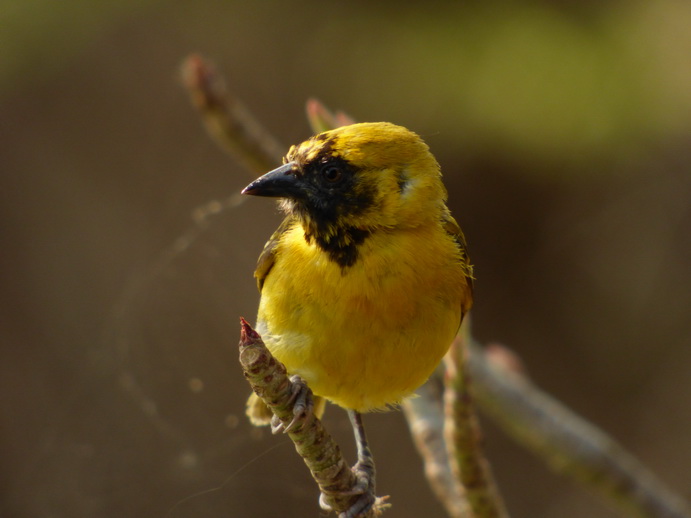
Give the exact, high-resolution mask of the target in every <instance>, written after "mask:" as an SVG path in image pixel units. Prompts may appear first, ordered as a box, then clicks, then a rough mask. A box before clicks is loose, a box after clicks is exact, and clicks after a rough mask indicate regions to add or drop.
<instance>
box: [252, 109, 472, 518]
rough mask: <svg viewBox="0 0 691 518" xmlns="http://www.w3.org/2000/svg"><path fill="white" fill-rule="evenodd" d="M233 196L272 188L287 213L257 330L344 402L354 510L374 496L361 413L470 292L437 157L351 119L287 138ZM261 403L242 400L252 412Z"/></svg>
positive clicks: (263, 265)
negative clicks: (352, 444)
mask: <svg viewBox="0 0 691 518" xmlns="http://www.w3.org/2000/svg"><path fill="white" fill-rule="evenodd" d="M243 193H244V194H251V195H255V196H269V197H276V198H280V208H281V210H282V211H283V212H285V214H286V218H285V220H284V221H283V223H282V224H281V225H280V227H279V228H278V230H277V231H276V232H275V233H274V234H273V236H271V239H270V240H269V242H268V243H267V244H266V246H265V248H264V251H263V252H262V254H261V256H260V258H259V264H258V266H257V270H256V272H255V276H256V278H257V283H258V286H259V289H260V291H261V301H260V304H259V313H258V318H257V331H258V332H259V333H260V334H261V335H262V337H263V339H264V341H265V343H266V345H267V347H268V348H269V350H270V351H271V353H272V354H273V355H274V356H275V357H276V358H277V359H278V360H280V361H281V362H283V364H285V366H286V368H287V370H288V372H289V373H290V374H291V375H297V376H299V377H300V378H302V380H304V381H305V382H306V383H307V384H308V385H309V387H310V388H311V389H312V391H313V392H314V394H315V395H316V396H318V397H317V401H319V398H323V399H326V400H328V401H331V402H332V403H335V404H337V405H339V406H341V407H343V408H345V409H347V410H348V413H349V415H350V417H351V421H352V423H353V427H354V430H355V435H356V439H357V444H358V463H357V464H356V466H355V468H354V469H355V471H356V474H357V475H358V478H359V480H360V481H361V484H359V486H360V487H359V489H360V490H361V491H362V493H363V499H362V504H361V505H360V508H361V509H357V510H353V511H354V512H353V514H352V515H357V514H358V512H360V511H362V510H363V509H365V510H366V508H367V507H368V506H370V505H371V504H372V502H373V494H374V463H373V461H372V459H371V454H370V453H369V449H368V447H367V443H366V439H365V436H364V429H363V427H362V421H361V417H360V412H367V411H372V410H382V409H386V408H389V407H390V406H391V405H395V404H397V403H399V402H400V401H401V400H402V399H404V398H405V397H407V396H410V395H411V394H412V393H413V392H414V391H415V389H416V388H418V387H419V386H420V385H421V384H422V383H424V382H425V380H426V379H427V378H428V377H429V375H430V374H431V373H432V371H433V370H434V368H435V367H436V366H437V364H438V363H439V361H440V360H441V358H442V356H443V355H444V354H445V353H446V351H447V350H448V348H449V345H450V344H451V342H452V340H453V338H454V336H455V334H456V332H457V330H458V327H459V325H460V323H461V320H462V319H463V316H464V315H465V314H466V313H467V312H468V310H469V309H470V306H471V303H472V267H471V265H470V263H469V260H468V256H467V253H466V245H465V239H464V237H463V233H462V232H461V229H460V227H459V226H458V224H457V223H456V221H455V220H454V218H453V217H452V216H451V213H450V212H449V209H448V208H447V207H446V204H445V202H446V197H447V195H446V189H445V188H444V185H443V184H442V181H441V172H440V168H439V164H438V163H437V161H436V160H435V158H434V156H433V155H432V154H431V153H430V151H429V148H428V147H427V145H426V144H425V143H424V142H423V141H422V139H421V138H420V137H419V136H418V135H416V134H415V133H413V132H411V131H409V130H407V129H405V128H403V127H401V126H396V125H394V124H390V123H386V122H377V123H362V124H353V125H350V126H344V127H341V128H338V129H335V130H332V131H327V132H325V133H320V134H319V135H316V136H314V137H312V138H310V139H309V140H307V141H305V142H303V143H302V144H300V145H297V146H293V147H291V148H290V150H289V152H288V155H287V156H286V158H285V159H284V164H283V165H282V166H281V167H279V168H278V169H275V170H274V171H271V172H269V173H267V174H265V175H264V176H262V177H260V178H259V179H257V180H255V181H254V182H252V183H251V184H250V185H248V186H247V187H246V188H245V189H244V191H243ZM295 379H296V380H297V378H295ZM259 402H260V400H258V399H257V398H256V397H255V398H250V402H249V409H248V413H249V414H250V417H253V416H254V421H255V423H256V422H258V421H261V419H259V418H258V417H257V408H260V407H261V405H259ZM322 410H323V406H321V405H318V404H317V403H316V402H315V409H314V411H315V412H316V413H317V414H320V413H321V411H322Z"/></svg>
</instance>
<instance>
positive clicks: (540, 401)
mask: <svg viewBox="0 0 691 518" xmlns="http://www.w3.org/2000/svg"><path fill="white" fill-rule="evenodd" d="M183 74H184V76H185V80H184V82H185V86H186V87H187V89H188V91H189V92H190V95H191V97H192V100H193V104H194V105H195V107H196V108H197V109H198V110H199V112H200V114H201V115H202V118H203V120H204V122H205V124H206V126H207V129H208V130H209V132H210V133H211V135H212V136H213V137H214V139H215V140H216V141H217V142H219V143H220V144H221V145H222V147H224V148H225V149H226V150H230V151H232V152H233V153H234V155H235V156H238V157H239V158H240V159H241V160H243V161H244V162H245V163H246V164H248V165H249V166H250V167H251V168H252V169H253V170H254V171H255V172H257V173H264V172H266V171H268V170H269V169H272V168H273V167H275V165H276V164H277V163H279V162H280V159H281V155H282V153H283V151H284V148H283V147H281V146H279V145H278V144H276V141H275V139H273V137H271V136H270V135H269V134H268V132H266V131H265V130H263V129H262V128H261V126H260V125H259V124H258V123H257V122H256V120H255V119H254V118H253V117H252V116H251V114H250V113H249V112H248V111H247V110H246V109H245V108H244V107H242V106H241V105H240V104H239V103H238V102H237V101H235V100H229V99H230V97H229V94H228V93H227V92H226V91H225V87H224V86H223V82H222V81H221V80H220V79H219V77H218V76H217V75H216V74H215V72H214V71H213V67H212V66H211V65H210V64H208V63H206V62H205V61H204V60H203V58H201V57H200V56H191V57H189V58H188V59H187V60H186V61H185V63H184V64H183ZM307 111H308V119H309V121H310V123H311V124H312V125H313V127H314V128H315V131H323V130H326V129H329V127H332V126H336V125H342V124H348V123H350V122H352V120H350V118H349V117H348V116H346V115H344V114H342V113H338V114H336V115H333V114H331V113H330V112H329V111H328V110H327V109H326V108H325V107H324V106H323V105H322V104H321V103H319V101H316V100H310V101H309V103H308V107H307ZM470 345H471V346H470V347H469V348H468V350H467V354H468V360H467V370H468V373H469V375H470V377H471V378H472V380H473V387H472V390H473V393H474V396H475V399H476V400H477V403H478V404H479V406H480V407H481V408H482V410H484V411H485V412H486V413H487V414H488V415H489V416H490V417H491V418H492V419H494V420H495V421H496V422H497V423H498V424H499V425H500V426H501V427H503V428H504V430H505V431H506V432H507V433H508V434H510V435H512V436H513V437H514V438H515V439H516V440H517V441H518V442H520V443H521V444H523V445H524V446H526V447H527V448H528V449H531V450H533V451H534V452H536V453H537V454H538V455H539V456H541V457H542V458H544V459H545V461H546V462H547V464H548V465H550V466H551V467H552V468H553V469H555V471H557V472H559V473H561V474H564V475H566V476H568V477H570V478H573V479H575V480H578V481H579V482H581V483H583V484H584V485H585V486H586V487H588V488H590V489H591V490H592V491H594V492H596V493H599V494H601V495H603V496H605V498H606V499H607V500H608V501H609V502H611V503H613V504H615V505H616V506H617V507H618V508H619V509H620V510H621V511H622V512H623V513H626V515H628V516H631V515H633V516H637V517H640V518H691V511H689V508H688V504H686V503H685V502H684V500H683V499H682V498H681V497H679V496H678V495H676V494H674V493H673V492H672V491H670V490H669V489H668V488H666V487H665V486H664V485H663V484H662V483H661V482H660V481H659V480H658V479H657V478H656V477H655V476H654V475H653V474H652V473H651V472H650V471H649V470H648V469H647V468H645V467H644V466H643V465H642V464H641V463H640V462H639V461H637V460H636V459H635V458H634V457H633V456H632V455H631V454H629V453H628V452H627V451H626V450H624V449H623V448H622V447H621V446H620V445H619V444H617V443H616V442H615V441H614V440H613V439H611V438H610V437H609V436H607V435H606V434H605V433H604V432H602V431H601V430H599V429H598V428H596V427H595V426H593V425H592V424H590V423H588V422H587V421H585V420H584V419H582V418H581V417H579V416H577V415H576V414H575V413H573V412H572V411H570V410H569V409H568V408H566V407H565V406H563V405H562V404H561V403H559V402H558V401H556V400H554V399H553V398H551V397H549V396H548V395H546V394H545V393H543V392H541V391H540V390H539V389H538V388H537V387H535V386H534V385H533V384H532V383H530V381H529V380H527V379H526V378H525V377H523V376H522V375H520V374H518V373H516V372H513V371H510V370H507V369H502V368H500V367H498V366H497V364H496V363H497V362H494V361H492V360H491V359H489V358H488V357H487V356H486V353H485V351H484V350H483V348H482V347H481V346H479V345H477V344H476V343H471V344H470ZM420 392H421V394H422V397H421V398H420V399H418V400H412V401H409V402H406V404H405V405H404V409H405V411H406V416H407V417H408V419H409V424H410V427H411V431H412V432H413V435H414V437H415V439H416V442H417V444H418V449H419V450H420V451H421V452H422V451H427V453H426V454H423V457H424V458H425V463H426V471H427V473H428V478H429V479H430V481H431V484H432V486H433V489H434V490H435V492H436V493H437V495H438V496H440V495H446V496H444V497H443V498H442V501H443V502H444V504H445V505H446V507H447V510H449V514H450V515H451V516H453V517H454V518H467V516H468V515H467V514H463V513H465V512H467V507H464V503H463V493H462V491H460V490H458V489H453V486H454V485H455V482H454V481H451V480H450V479H449V473H450V472H451V470H450V468H449V465H448V460H444V458H445V454H443V453H440V448H439V444H438V442H439V441H440V437H442V435H443V424H442V420H441V419H439V415H438V413H437V412H438V409H439V408H440V407H436V409H432V410H431V411H430V412H429V414H428V413H427V410H428V409H424V410H423V409H422V407H421V404H422V403H423V401H424V398H427V397H429V398H431V399H435V400H436V397H435V396H434V392H435V391H434V390H432V391H431V392H428V391H427V389H426V388H422V389H420ZM440 404H441V403H440V399H439V400H437V403H436V405H440ZM291 418H292V417H291ZM421 423H422V424H421ZM425 437H427V439H425ZM421 442H422V443H423V444H422V447H421ZM425 442H427V443H428V444H426V445H424V443H425ZM447 458H448V457H447ZM430 473H431V474H430ZM466 505H467V504H466ZM453 509H456V511H453Z"/></svg>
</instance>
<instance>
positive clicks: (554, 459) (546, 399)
mask: <svg viewBox="0 0 691 518" xmlns="http://www.w3.org/2000/svg"><path fill="white" fill-rule="evenodd" d="M469 351H470V355H469V362H468V370H469V372H470V375H471V376H472V379H473V392H474V394H475V398H476V400H477V402H478V404H479V405H480V406H481V407H482V409H483V410H484V411H485V412H487V414H488V415H489V416H490V417H491V418H492V419H494V420H495V421H496V422H497V424H499V425H500V426H501V427H502V428H503V429H504V430H505V431H506V432H507V433H508V434H509V435H511V436H513V437H514V438H515V439H516V440H517V441H518V442H520V443H521V444H522V445H523V446H525V447H526V448H528V449H530V450H532V451H533V452H535V453H536V454H537V455H538V456H540V457H541V458H543V459H544V460H545V462H547V464H549V465H550V466H551V467H552V468H553V469H554V470H555V471H557V472H559V473H561V474H563V475H566V476H568V477H570V478H573V479H575V480H578V481H579V482H581V483H583V484H584V485H585V486H587V487H589V488H591V489H592V490H593V491H595V492H597V493H600V494H601V495H602V496H604V497H606V499H607V500H608V501H609V502H611V503H613V504H615V505H616V507H618V508H619V509H620V510H621V511H622V514H624V515H626V516H637V517H641V518H689V517H691V512H690V511H689V508H688V506H687V504H686V503H685V502H684V501H683V500H682V499H681V498H680V497H679V496H677V495H675V494H674V493H672V492H671V491H670V490H669V489H667V488H666V487H665V486H664V484H662V482H661V481H660V480H659V479H658V478H657V477H656V476H655V475H654V474H653V473H651V472H650V471H649V470H648V469H647V468H646V467H645V466H643V465H642V464H641V463H640V462H639V461H638V460H637V459H636V458H634V457H633V456H632V455H631V454H630V453H628V452H627V451H626V450H625V449H624V448H622V447H621V446H620V445H619V444H618V443H617V442H616V441H615V440H614V439H612V438H611V437H609V436H608V435H607V434H605V433H604V432H603V431H601V430H599V429H598V428H597V427H595V426H594V425H592V424H590V423H588V422H587V421H586V420H584V419H583V418H581V417H579V416H578V415H576V414H575V413H574V412H572V411H571V410H569V409H568V408H566V407H565V406H564V405H563V404H561V403H560V402H558V401H557V400H555V399H554V398H552V397H550V396H548V395H547V394H545V393H544V392H542V391H541V390H540V389H538V388H537V387H536V386H535V385H533V384H532V383H531V382H530V380H528V379H527V378H526V377H525V376H523V375H522V374H521V373H520V370H517V369H513V368H510V367H509V368H507V365H509V366H510V365H511V363H512V362H511V361H509V362H505V361H503V360H499V361H491V360H489V359H488V356H487V355H486V354H485V352H484V351H483V350H482V349H481V348H480V346H479V345H477V344H476V343H472V344H471V347H470V348H469ZM502 356H504V357H505V356H506V355H502Z"/></svg>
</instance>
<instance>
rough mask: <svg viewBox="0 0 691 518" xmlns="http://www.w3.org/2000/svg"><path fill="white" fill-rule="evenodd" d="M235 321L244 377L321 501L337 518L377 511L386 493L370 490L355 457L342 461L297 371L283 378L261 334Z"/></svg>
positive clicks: (360, 516)
mask: <svg viewBox="0 0 691 518" xmlns="http://www.w3.org/2000/svg"><path fill="white" fill-rule="evenodd" d="M240 324H241V333H240V344H239V349H240V364H241V366H242V369H243V372H244V375H245V378H246V379H247V381H248V382H249V384H250V385H251V387H252V390H254V392H255V393H256V394H257V395H258V396H259V397H260V398H261V399H262V400H263V401H264V402H265V403H266V405H267V406H268V407H269V408H270V409H271V411H272V412H273V413H274V416H275V419H274V420H272V429H275V430H276V432H279V431H282V432H284V433H286V434H287V435H288V437H290V439H291V440H292V441H293V443H294V444H295V449H296V450H297V452H298V454H299V455H300V456H301V457H302V459H303V460H304V461H305V464H306V465H307V467H308V468H309V470H310V472H311V473H312V477H313V478H314V480H315V481H316V482H317V484H318V485H319V489H320V490H321V493H322V496H321V498H320V504H321V505H322V507H324V508H325V509H329V510H333V511H334V512H336V513H338V515H339V517H340V518H371V517H374V516H379V515H380V514H381V512H382V511H383V510H385V509H386V508H387V507H389V504H388V503H386V498H387V497H376V496H374V493H373V487H371V486H373V483H372V484H365V483H363V479H364V478H366V477H363V473H361V472H362V471H363V470H362V468H363V466H361V462H358V464H356V465H355V467H354V468H353V469H351V468H350V467H349V466H348V464H347V463H346V461H345V459H344V458H343V455H341V450H340V448H339V447H338V445H337V444H336V442H335V441H334V440H333V438H332V437H331V436H330V435H329V433H328V432H327V431H326V429H325V428H324V426H323V425H322V423H321V421H320V420H319V419H318V418H317V417H316V416H315V415H314V414H313V413H312V412H311V400H312V393H311V391H310V390H309V387H307V385H306V384H305V382H304V381H302V380H301V379H299V378H297V377H294V378H293V379H292V380H291V379H290V378H288V375H287V373H286V368H285V367H284V366H283V364H282V363H281V362H279V361H278V360H276V359H275V358H274V357H273V356H272V355H271V353H270V352H269V350H268V349H267V348H266V346H265V345H264V342H263V341H262V339H261V336H259V334H258V333H257V332H256V331H255V330H254V329H252V327H251V326H250V325H249V324H248V323H247V321H246V320H245V319H241V320H240ZM365 471H366V469H365ZM373 473H374V470H373V468H372V474H373ZM365 485H367V486H369V487H364V486H365Z"/></svg>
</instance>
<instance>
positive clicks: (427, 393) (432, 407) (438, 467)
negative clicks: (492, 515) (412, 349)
mask: <svg viewBox="0 0 691 518" xmlns="http://www.w3.org/2000/svg"><path fill="white" fill-rule="evenodd" d="M442 376H443V369H441V368H440V369H437V371H436V372H435V374H434V375H433V376H432V377H431V378H430V379H429V380H428V381H427V383H425V384H424V385H423V386H422V387H420V388H419V389H418V390H417V391H416V392H415V393H416V394H417V396H418V397H413V398H408V399H406V400H405V401H404V402H403V405H402V407H403V412H405V416H406V420H407V421H408V426H409V428H410V433H411V435H412V436H413V439H414V441H415V446H416V447H417V450H418V453H419V454H420V456H421V457H422V459H423V461H424V463H425V476H426V477H427V480H428V481H429V484H430V486H431V487H432V490H433V491H434V493H435V494H436V495H437V498H438V499H439V501H440V502H441V503H442V504H443V505H444V507H445V508H446V512H447V513H448V514H449V516H450V517H451V518H473V513H472V512H471V510H470V506H469V505H468V500H467V499H466V495H465V491H464V489H463V486H461V484H460V483H459V482H458V479H457V478H456V477H455V475H454V473H453V472H452V471H451V467H450V465H449V454H448V451H447V448H446V440H445V439H444V407H443V405H442V394H443V392H444V383H443V380H442Z"/></svg>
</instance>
